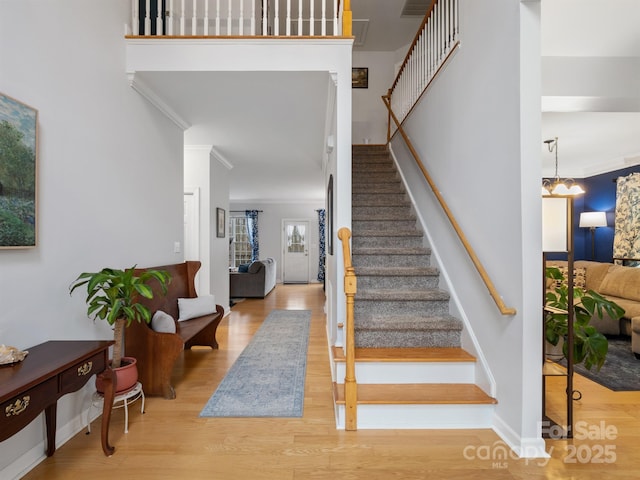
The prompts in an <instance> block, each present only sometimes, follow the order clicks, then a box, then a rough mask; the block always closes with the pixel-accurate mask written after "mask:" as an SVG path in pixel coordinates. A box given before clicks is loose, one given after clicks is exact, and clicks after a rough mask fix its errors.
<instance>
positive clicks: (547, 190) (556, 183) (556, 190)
mask: <svg viewBox="0 0 640 480" xmlns="http://www.w3.org/2000/svg"><path fill="white" fill-rule="evenodd" d="M544 143H546V144H547V148H548V149H549V152H555V154H556V174H555V176H554V177H553V180H549V179H544V180H543V181H542V195H581V194H583V193H584V190H583V189H582V187H581V186H580V185H578V184H577V183H576V182H575V180H574V179H573V178H565V179H564V180H561V179H560V176H559V175H558V137H555V138H553V139H550V140H545V141H544Z"/></svg>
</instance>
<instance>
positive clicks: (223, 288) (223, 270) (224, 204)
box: [209, 153, 230, 313]
mask: <svg viewBox="0 0 640 480" xmlns="http://www.w3.org/2000/svg"><path fill="white" fill-rule="evenodd" d="M210 182H211V186H212V190H213V191H212V192H211V217H210V218H211V221H212V222H213V223H214V224H215V218H216V208H222V209H223V210H224V211H225V223H226V224H225V237H224V238H218V237H217V236H216V230H215V227H213V228H211V230H209V231H210V232H211V236H210V240H209V241H210V251H211V265H210V270H211V271H210V273H209V278H210V280H209V283H210V285H211V293H213V294H214V295H215V296H216V303H218V304H219V305H222V306H224V307H225V311H226V312H227V313H228V312H229V311H230V310H229V228H228V225H229V165H228V164H227V163H226V162H224V161H222V160H221V159H219V158H218V157H217V156H216V155H215V153H212V155H211V177H210Z"/></svg>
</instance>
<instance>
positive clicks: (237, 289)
mask: <svg viewBox="0 0 640 480" xmlns="http://www.w3.org/2000/svg"><path fill="white" fill-rule="evenodd" d="M275 286H276V261H275V260H274V259H273V258H271V257H268V258H265V259H264V260H256V261H255V262H252V263H251V264H250V265H249V267H248V268H247V271H246V272H241V271H238V272H230V273H229V296H230V297H231V298H264V297H266V296H267V295H268V294H269V292H271V290H273V289H274V288H275Z"/></svg>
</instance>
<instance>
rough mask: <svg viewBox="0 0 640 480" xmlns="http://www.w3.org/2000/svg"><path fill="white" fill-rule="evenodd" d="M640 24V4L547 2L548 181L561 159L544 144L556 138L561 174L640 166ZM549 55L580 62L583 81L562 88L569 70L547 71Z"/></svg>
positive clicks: (632, 0) (633, 0) (623, 0)
mask: <svg viewBox="0 0 640 480" xmlns="http://www.w3.org/2000/svg"><path fill="white" fill-rule="evenodd" d="M639 25H640V2H638V1H637V0H542V20H541V53H542V57H543V76H542V88H543V94H544V93H547V94H548V93H552V94H555V95H552V96H551V95H550V96H548V97H545V96H543V98H542V110H543V113H542V138H541V142H540V147H541V158H542V168H543V175H544V176H553V174H554V164H555V158H554V155H555V153H554V154H551V153H549V151H548V149H547V146H546V145H544V144H543V140H546V139H551V138H554V137H558V148H559V151H558V163H559V168H558V173H559V175H560V176H572V177H576V178H582V177H587V176H591V175H596V174H599V173H603V172H606V171H610V170H612V169H618V168H623V167H629V166H633V165H636V164H640V27H639ZM545 57H573V59H574V60H578V61H579V62H580V63H572V64H571V65H573V66H578V67H580V68H584V73H583V75H584V77H583V79H579V80H578V81H575V78H574V81H573V84H572V83H571V81H570V80H566V81H565V82H564V83H563V81H562V80H563V79H562V78H558V77H562V76H564V75H566V73H567V72H558V71H554V70H545V69H544V65H545V62H544V61H545ZM551 60H556V59H551ZM557 60H559V61H561V62H562V61H564V60H563V59H557ZM606 66H613V68H603V67H606ZM569 73H571V72H569ZM554 74H555V75H554ZM612 167H613V168H612Z"/></svg>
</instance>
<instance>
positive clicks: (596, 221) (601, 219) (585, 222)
mask: <svg viewBox="0 0 640 480" xmlns="http://www.w3.org/2000/svg"><path fill="white" fill-rule="evenodd" d="M580 226H581V227H606V226H607V214H606V213H605V212H582V213H581V214H580Z"/></svg>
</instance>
